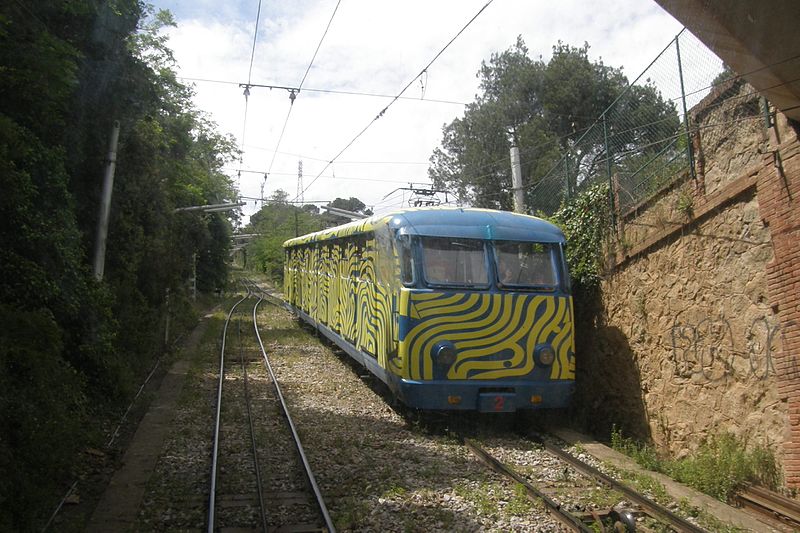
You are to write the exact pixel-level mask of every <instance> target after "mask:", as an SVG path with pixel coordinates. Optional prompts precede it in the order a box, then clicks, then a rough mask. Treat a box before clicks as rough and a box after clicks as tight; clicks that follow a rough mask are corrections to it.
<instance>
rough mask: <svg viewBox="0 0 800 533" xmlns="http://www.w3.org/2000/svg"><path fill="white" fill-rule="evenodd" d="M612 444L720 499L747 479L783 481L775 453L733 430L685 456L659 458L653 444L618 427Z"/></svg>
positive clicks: (771, 482)
mask: <svg viewBox="0 0 800 533" xmlns="http://www.w3.org/2000/svg"><path fill="white" fill-rule="evenodd" d="M611 445H612V447H613V448H614V449H615V450H618V451H620V452H622V453H625V454H626V455H628V456H630V457H632V458H633V459H634V460H635V461H636V462H637V463H639V464H641V465H642V466H643V467H645V468H647V469H649V470H654V471H657V472H663V473H665V474H667V475H669V476H671V477H673V478H674V479H676V480H677V481H680V482H682V483H686V484H687V485H689V486H691V487H694V488H696V489H698V490H700V491H702V492H705V493H706V494H709V495H711V496H714V497H715V498H717V499H719V500H721V501H728V500H729V499H730V498H731V496H733V494H734V493H735V492H736V491H737V490H738V489H739V488H741V487H742V486H743V485H744V484H745V483H755V484H758V485H762V486H765V487H768V488H776V487H777V485H778V483H779V481H780V474H779V470H778V465H777V463H776V461H775V456H774V454H773V453H772V452H771V451H770V450H769V449H767V448H764V447H761V446H755V447H749V448H748V446H747V442H746V441H745V440H744V439H740V438H737V437H735V436H733V435H731V434H727V433H726V434H723V435H720V436H712V437H711V438H709V439H708V440H707V441H706V442H705V443H703V445H701V446H700V448H699V449H698V450H697V452H696V453H695V454H694V455H692V456H690V457H686V458H683V459H663V458H660V457H659V456H658V455H657V454H656V452H655V451H654V450H653V448H652V447H651V446H647V445H642V444H639V443H637V442H635V441H633V440H631V439H629V438H626V437H623V436H622V434H621V433H620V432H619V431H617V430H616V429H615V430H614V431H613V432H612V434H611Z"/></svg>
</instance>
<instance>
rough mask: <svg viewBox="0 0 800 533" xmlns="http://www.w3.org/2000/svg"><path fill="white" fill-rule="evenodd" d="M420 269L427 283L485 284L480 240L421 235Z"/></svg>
mask: <svg viewBox="0 0 800 533" xmlns="http://www.w3.org/2000/svg"><path fill="white" fill-rule="evenodd" d="M421 240H422V252H423V253H422V256H423V265H422V268H423V271H424V273H425V281H426V282H427V284H428V285H449V286H459V287H488V285H489V272H488V270H487V261H486V247H485V245H484V242H483V241H479V240H475V239H455V238H447V237H423V238H422V239H421Z"/></svg>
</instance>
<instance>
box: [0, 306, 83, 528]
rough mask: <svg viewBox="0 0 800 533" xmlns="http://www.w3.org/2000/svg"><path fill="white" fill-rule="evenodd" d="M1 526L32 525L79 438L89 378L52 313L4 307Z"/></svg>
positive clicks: (0, 319)
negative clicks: (70, 355)
mask: <svg viewBox="0 0 800 533" xmlns="http://www.w3.org/2000/svg"><path fill="white" fill-rule="evenodd" d="M0 323H2V324H3V327H2V328H0V346H3V349H2V350H0V391H2V394H0V435H2V436H0V470H2V472H3V475H2V476H0V508H2V509H3V512H2V513H0V529H2V530H3V531H21V530H27V529H30V528H31V523H32V520H31V518H32V516H35V514H36V512H37V511H39V506H40V505H41V502H42V501H49V500H48V497H49V496H50V494H51V493H52V492H54V491H57V490H60V489H61V487H62V485H59V482H63V479H61V478H60V477H59V476H56V475H54V474H57V473H59V472H61V471H64V470H66V468H68V466H69V463H70V460H71V459H72V455H73V454H74V453H75V451H76V449H77V447H78V446H79V444H80V442H81V440H82V439H81V436H80V432H81V430H82V420H83V418H82V415H83V413H84V412H85V410H86V397H85V395H84V392H83V378H82V376H81V375H80V373H79V372H77V371H76V370H75V368H73V367H72V366H71V365H70V364H69V363H67V362H66V361H65V360H64V359H63V358H62V357H61V353H62V351H63V349H64V338H63V337H64V332H63V330H62V328H61V327H60V326H59V325H58V324H57V323H56V320H55V318H54V317H53V315H52V313H50V312H48V311H47V310H39V311H20V310H19V309H18V308H15V307H13V306H10V305H5V304H3V305H0Z"/></svg>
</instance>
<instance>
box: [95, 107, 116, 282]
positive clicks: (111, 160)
mask: <svg viewBox="0 0 800 533" xmlns="http://www.w3.org/2000/svg"><path fill="white" fill-rule="evenodd" d="M117 141H119V120H115V121H114V127H113V128H112V129H111V142H110V143H109V147H108V158H107V159H106V173H105V176H104V178H103V193H102V196H101V197H100V217H99V218H98V220H97V240H96V241H95V246H94V277H95V278H97V281H102V280H103V272H104V270H105V265H106V238H107V237H108V219H109V218H110V217H111V191H112V190H113V188H114V170H115V169H116V167H117Z"/></svg>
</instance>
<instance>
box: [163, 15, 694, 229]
mask: <svg viewBox="0 0 800 533" xmlns="http://www.w3.org/2000/svg"><path fill="white" fill-rule="evenodd" d="M485 4H486V0H424V1H418V0H403V1H392V2H390V1H387V0H341V2H340V3H338V8H337V0H278V1H269V0H262V4H261V12H260V16H259V17H258V32H257V37H256V39H255V43H254V33H255V31H256V15H257V12H258V9H259V2H258V0H233V1H230V2H219V1H218V0H215V1H214V2H212V1H210V0H156V1H155V2H154V5H155V7H156V8H157V9H169V10H170V11H171V12H172V13H173V15H174V17H175V20H176V22H177V27H176V28H171V29H170V30H169V31H168V35H169V46H170V48H172V50H173V51H174V53H175V57H176V59H177V63H178V65H177V67H178V75H179V76H180V77H181V78H182V80H183V81H184V83H186V84H189V85H192V84H193V85H194V89H195V93H196V94H195V97H194V102H195V105H196V107H197V108H198V109H199V110H201V111H204V112H206V113H208V114H209V115H210V117H211V119H212V120H213V121H214V122H216V123H217V125H218V127H219V129H220V131H221V132H223V133H226V134H231V135H233V136H234V137H235V138H236V142H237V144H238V145H239V146H241V148H242V150H243V154H242V158H241V161H236V162H234V163H232V164H231V165H230V166H229V167H226V168H227V169H228V170H227V172H228V173H229V175H230V176H231V177H232V179H233V180H234V182H235V183H237V184H238V187H239V191H240V194H241V195H242V196H244V197H253V198H261V197H262V187H263V197H264V198H268V197H269V196H271V195H272V194H273V193H274V192H275V191H276V190H277V189H282V190H284V191H286V192H287V193H289V199H290V200H292V199H295V198H296V196H297V189H298V167H299V163H300V162H302V181H303V188H304V189H305V190H304V191H303V194H302V197H303V199H304V200H305V201H314V202H317V203H319V204H324V203H327V202H329V201H331V200H333V199H335V198H337V197H341V198H349V197H351V196H352V197H356V198H359V199H360V200H361V201H363V202H364V203H365V204H367V205H368V206H369V207H371V208H372V209H373V210H374V211H375V212H376V213H382V212H387V211H390V210H392V209H396V208H398V207H402V206H405V205H407V204H408V200H409V192H408V191H404V190H398V189H399V188H403V187H406V188H407V187H409V184H412V183H413V184H414V186H415V187H424V186H426V185H429V184H430V180H429V179H428V177H427V168H428V161H429V158H430V156H431V154H432V153H433V150H434V149H435V148H436V147H437V146H439V144H440V142H441V138H442V127H443V126H444V125H445V124H447V123H450V122H451V121H452V120H453V119H455V118H459V117H462V116H463V113H464V109H465V108H464V104H466V103H469V102H472V101H474V99H475V96H476V94H477V93H478V79H477V77H476V73H477V72H478V70H479V68H480V66H481V62H482V61H488V60H489V59H490V57H491V55H492V54H493V53H498V52H502V51H503V50H506V49H508V48H509V47H511V46H512V45H513V44H514V42H515V41H516V39H517V36H521V37H522V39H523V40H524V41H525V43H526V45H527V47H528V49H529V53H530V55H531V57H534V58H538V57H539V56H541V57H542V59H544V60H547V59H548V58H549V56H550V54H551V50H552V46H553V45H554V44H556V43H557V42H558V41H562V42H564V43H567V44H570V45H574V46H580V45H582V44H583V43H584V42H588V43H589V45H590V49H589V54H590V58H591V59H593V60H597V59H602V60H603V62H604V63H605V64H607V65H610V66H614V67H622V68H623V71H624V72H625V74H626V75H627V76H628V78H629V79H634V78H635V77H636V76H637V75H638V74H639V73H640V72H641V71H642V70H643V69H644V68H645V67H647V65H648V64H649V63H650V62H651V61H652V59H653V58H654V57H656V55H657V54H658V53H659V52H661V50H662V49H664V47H665V46H666V45H667V44H668V43H669V42H670V41H671V40H672V39H673V38H674V36H675V35H676V34H677V33H678V32H679V31H680V30H681V28H682V26H681V25H680V24H679V23H678V22H677V21H676V20H674V19H673V18H672V17H671V16H670V15H669V14H667V13H666V12H665V11H663V10H662V9H661V7H659V6H658V4H656V3H655V2H654V1H652V0H593V1H591V2H589V1H586V0H583V1H578V0H560V1H542V0H494V2H492V3H491V4H490V5H489V6H488V7H486V9H485V10H484V11H483V12H482V13H481V14H480V15H479V16H478V17H477V18H475V20H474V21H473V22H472V23H471V24H470V25H469V26H468V27H467V28H466V29H465V30H464V31H463V33H461V34H460V35H459V36H458V37H457V38H456V39H455V40H454V41H453V42H452V44H451V45H450V46H449V47H448V48H447V49H446V50H445V51H444V52H443V53H442V54H441V56H439V57H438V59H436V61H434V63H433V64H432V65H431V66H430V67H429V68H428V69H427V71H426V72H425V74H423V75H422V76H421V77H419V78H418V77H417V76H418V74H419V73H420V72H421V71H422V70H423V68H424V67H425V66H426V65H427V64H428V63H430V61H431V60H432V59H433V58H434V57H435V56H436V55H437V54H438V53H439V52H440V51H441V50H442V49H443V48H444V47H445V45H446V44H447V43H448V42H449V41H450V40H451V39H453V37H455V36H456V34H457V33H458V32H459V31H460V30H461V29H462V28H463V27H464V26H465V25H466V24H467V23H468V22H469V21H470V19H471V18H472V17H474V16H475V15H476V14H477V13H478V12H479V11H480V10H481V8H483V7H484V6H485ZM334 10H335V15H334ZM329 23H330V26H329V28H328V31H327V33H326V34H325V36H324V38H323V33H324V32H325V30H326V27H327V26H328V24H329ZM320 41H321V44H320ZM318 46H319V50H318V52H317V54H316V57H314V54H315V50H317V47H318ZM312 57H313V58H314V60H313V63H312ZM251 59H252V67H251ZM309 65H310V69H309ZM307 71H308V73H307V75H306V72H307ZM304 75H306V77H305V79H304ZM301 81H302V90H301V91H300V93H299V94H297V95H296V98H295V100H294V103H293V104H292V103H291V100H290V93H289V91H288V90H286V89H279V88H274V89H269V88H261V87H255V86H254V87H251V88H250V94H249V96H248V97H247V98H245V96H244V94H243V88H242V87H240V84H247V83H250V84H261V85H274V86H283V87H299V86H300V84H301ZM409 83H411V85H410V87H409V88H408V89H407V91H406V92H405V93H404V94H403V96H404V98H403V99H399V100H397V101H395V102H394V103H393V104H392V105H391V106H390V107H389V109H388V110H387V111H386V112H385V113H384V114H383V115H382V116H381V117H380V118H379V119H377V120H374V119H375V117H376V116H378V115H379V113H380V112H381V110H382V109H384V108H385V107H386V106H387V104H389V103H390V102H392V99H391V98H385V97H378V96H363V95H350V94H334V93H330V92H320V91H341V92H357V93H370V94H378V95H390V96H394V95H397V94H398V93H400V91H401V90H402V89H403V88H404V87H405V86H406V85H408V84H409ZM287 116H288V120H287ZM373 120H374V121H373ZM365 128H366V131H363V130H364V129H365ZM362 131H363V133H362V134H361V135H360V136H358V134H359V133H360V132H362ZM282 132H283V135H281V133H282ZM353 139H355V142H353V143H352V144H351V145H350V146H349V147H348V148H347V149H346V150H344V152H342V150H343V149H345V148H346V147H347V146H348V144H350V143H351V141H353ZM340 152H342V153H340ZM331 161H333V163H330V162H331ZM265 174H267V176H266V179H265ZM259 207H260V203H259V202H258V201H254V200H249V201H248V205H247V206H245V207H244V208H243V214H244V221H245V222H246V220H247V218H248V217H249V216H250V215H252V214H253V213H254V212H256V211H257V210H258V209H259Z"/></svg>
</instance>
